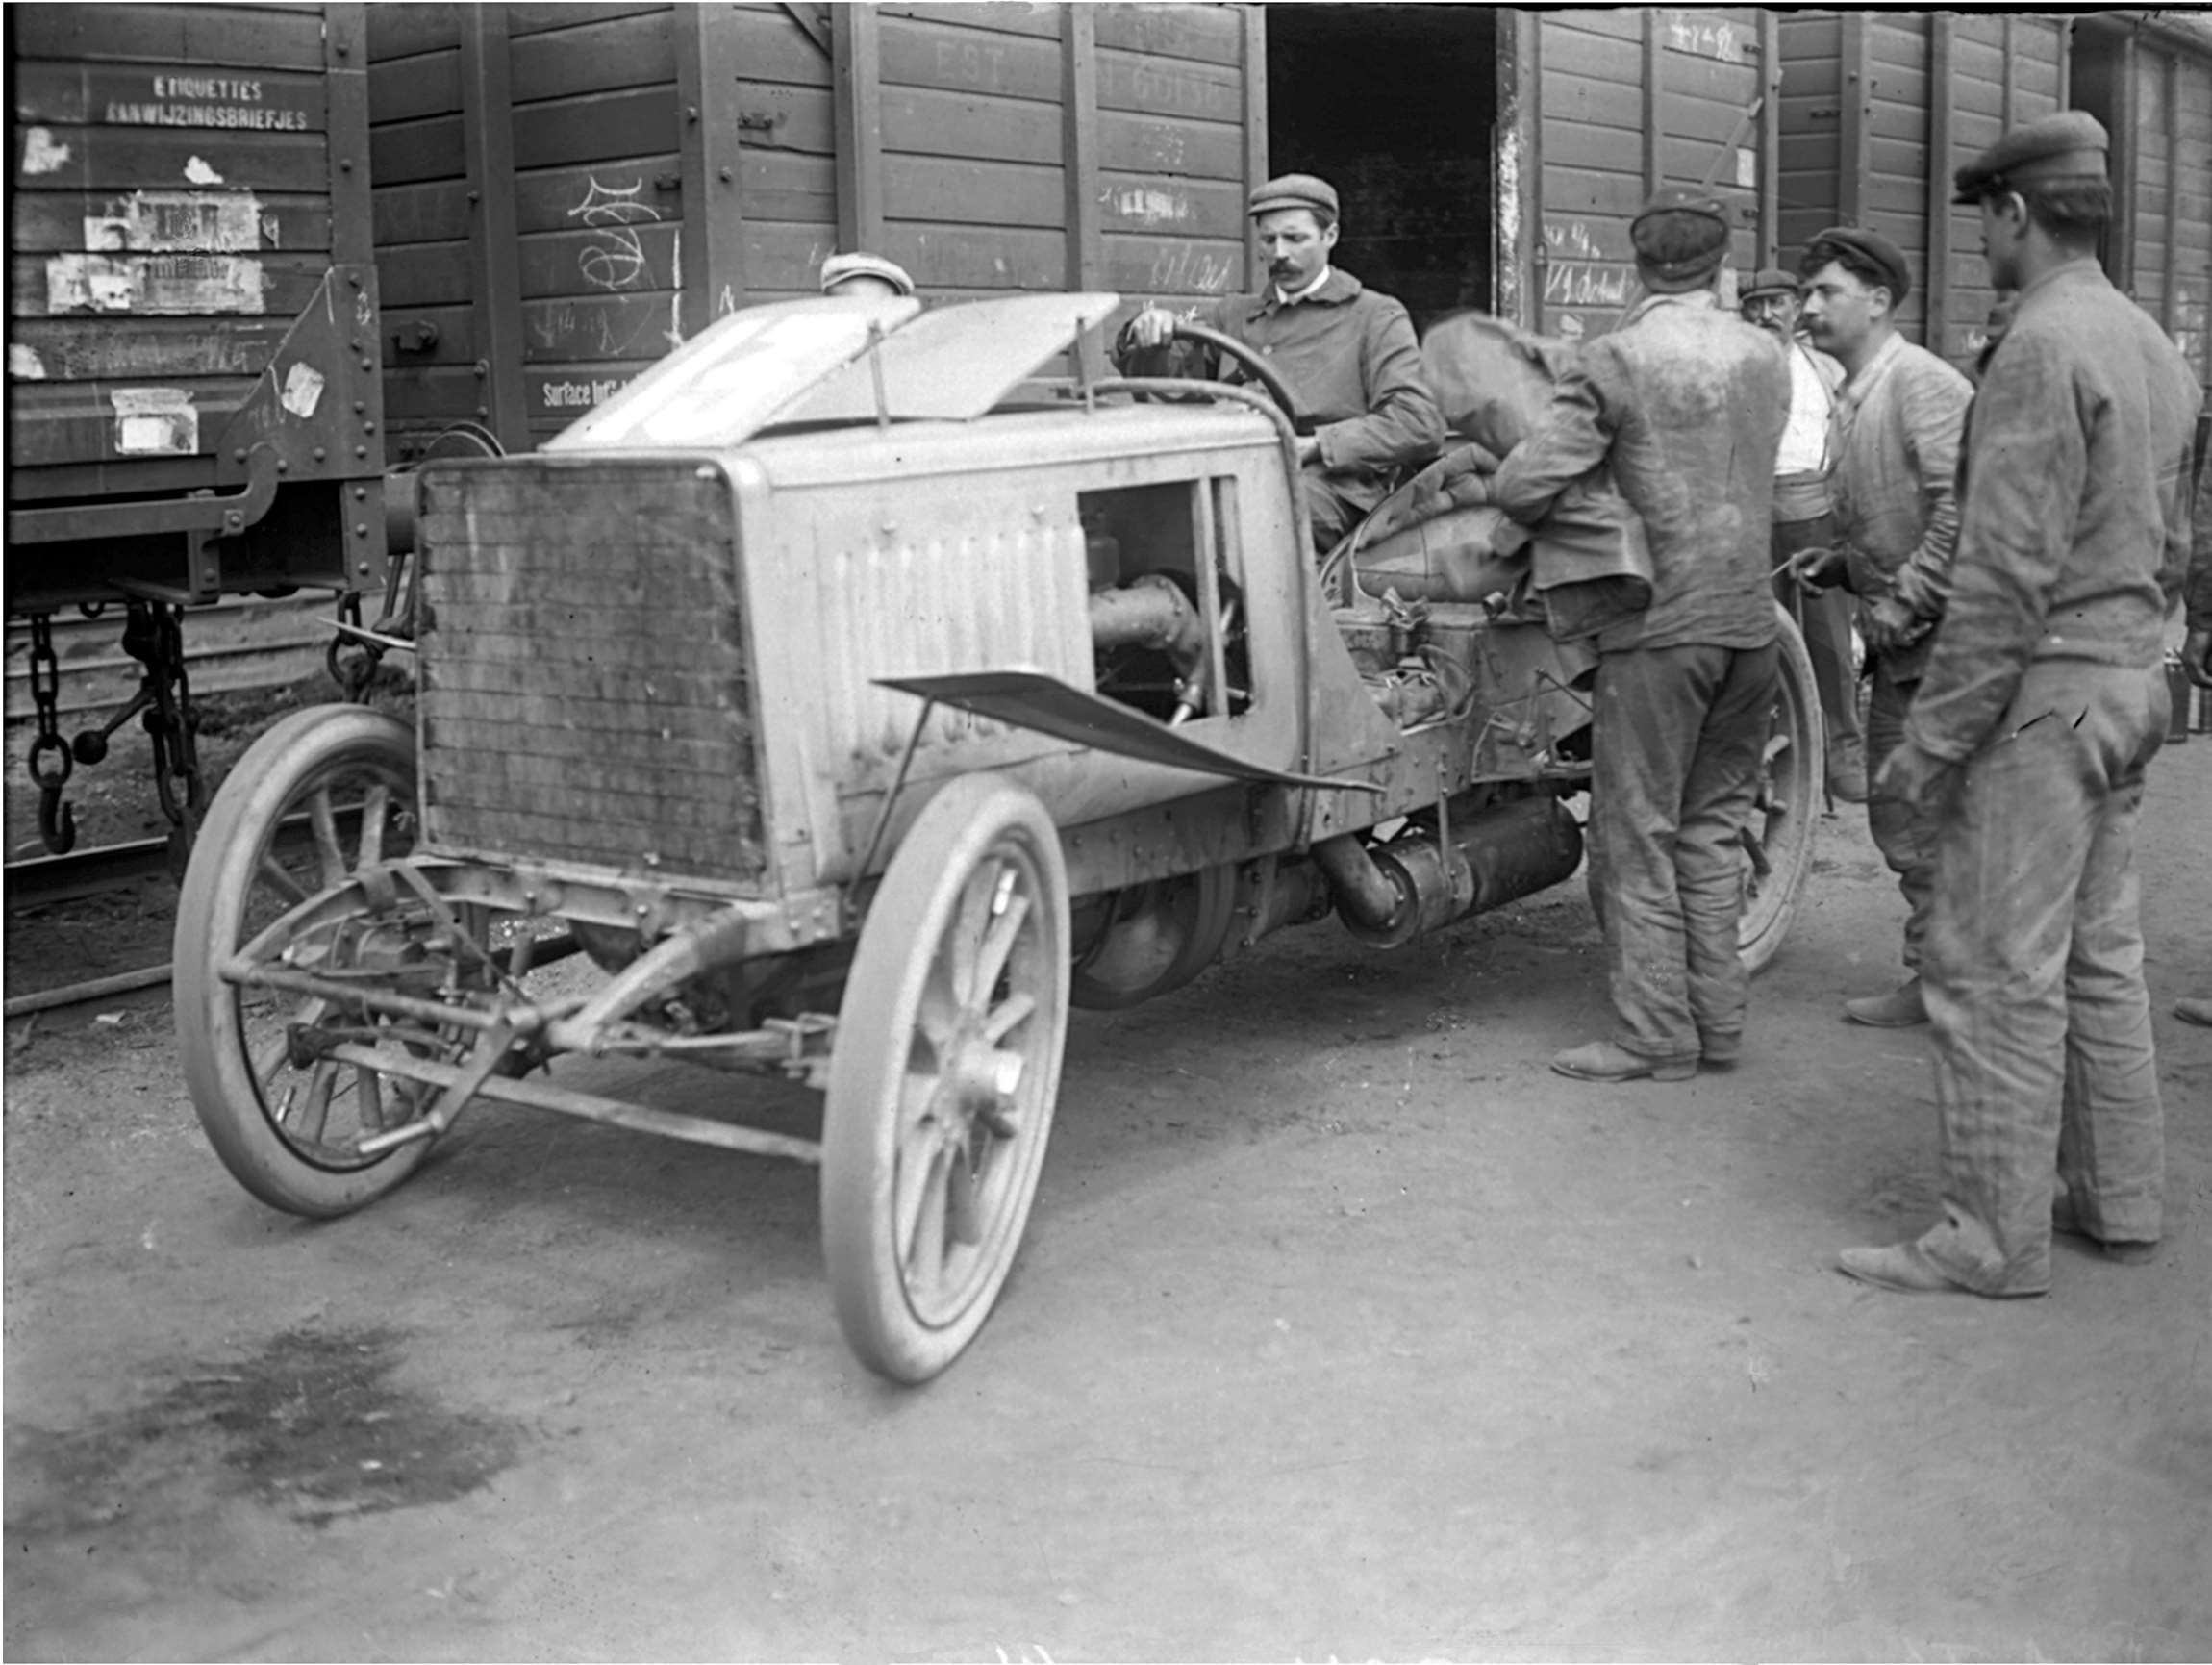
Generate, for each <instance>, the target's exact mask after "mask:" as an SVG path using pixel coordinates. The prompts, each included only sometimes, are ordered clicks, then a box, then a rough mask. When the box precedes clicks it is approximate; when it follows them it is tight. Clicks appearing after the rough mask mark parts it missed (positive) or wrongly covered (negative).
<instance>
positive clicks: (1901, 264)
mask: <svg viewBox="0 0 2212 1665" xmlns="http://www.w3.org/2000/svg"><path fill="white" fill-rule="evenodd" d="M1823 247H1824V248H1825V249H1845V248H1848V249H1849V250H1850V251H1851V252H1852V253H1853V254H1855V255H1857V256H1858V257H1859V258H1860V259H1861V260H1864V261H1866V262H1867V263H1868V264H1870V265H1873V266H1874V267H1875V268H1876V269H1878V270H1879V271H1880V272H1881V274H1882V278H1881V281H1882V287H1883V288H1885V289H1887V290H1889V291H1890V310H1891V311H1892V312H1895V311H1897V309H1898V308H1899V307H1901V306H1903V305H1904V304H1905V296H1907V295H1908V294H1910V293H1912V290H1913V268H1912V267H1911V266H1909V265H1906V264H1905V251H1904V250H1903V249H1901V248H1899V247H1898V245H1897V244H1896V243H1894V242H1892V241H1890V240H1889V239H1888V238H1886V237H1884V236H1882V234H1881V233H1880V232H1878V231H1867V230H1865V229H1864V228H1862V227H1860V226H1855V225H1831V226H1830V227H1828V229H1827V230H1826V231H1823V232H1822V233H1821V235H1820V236H1818V237H1816V238H1815V239H1813V240H1812V241H1811V242H1809V243H1807V244H1806V245H1805V254H1806V257H1807V259H1809V260H1820V261H1821V264H1822V265H1826V264H1827V261H1828V260H1833V259H1834V258H1835V257H1834V255H1833V254H1829V255H1828V256H1827V258H1826V259H1824V260H1823V259H1822V253H1823Z"/></svg>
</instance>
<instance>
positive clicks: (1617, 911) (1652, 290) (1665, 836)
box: [1491, 191, 1790, 1081]
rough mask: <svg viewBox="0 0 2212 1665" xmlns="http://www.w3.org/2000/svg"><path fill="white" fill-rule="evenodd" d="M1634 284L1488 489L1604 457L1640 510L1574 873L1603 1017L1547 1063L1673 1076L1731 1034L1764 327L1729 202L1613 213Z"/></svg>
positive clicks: (1763, 635)
mask: <svg viewBox="0 0 2212 1665" xmlns="http://www.w3.org/2000/svg"><path fill="white" fill-rule="evenodd" d="M1629 235H1630V240H1631V241H1632V242H1633V244H1634V246H1635V251H1636V270H1637V275H1638V277H1639V278H1640V279H1641V280H1642V282H1643V285H1644V287H1645V289H1646V290H1647V291H1648V293H1647V295H1646V299H1644V300H1643V301H1641V302H1639V303H1638V304H1637V305H1636V306H1635V307H1634V308H1633V309H1632V310H1631V311H1630V312H1629V314H1628V315H1627V317H1626V319H1624V320H1623V322H1622V323H1621V327H1620V328H1619V329H1617V330H1615V331H1613V333H1611V334H1610V335H1605V336H1600V337H1599V338H1598V339H1597V340H1596V341H1592V342H1590V343H1589V344H1588V345H1587V346H1585V347H1584V348H1583V350H1582V353H1581V356H1580V358H1579V360H1578V362H1577V364H1576V366H1575V367H1574V368H1573V369H1571V370H1570V371H1569V372H1568V373H1567V374H1566V375H1565V376H1563V377H1562V378H1561V380H1560V383H1559V387H1558V391H1556V393H1555V394H1554V395H1553V398H1552V401H1551V406H1550V409H1549V411H1548V412H1547V413H1546V416H1545V419H1544V423H1543V425H1542V426H1541V427H1539V428H1538V430H1537V431H1536V432H1535V433H1534V434H1532V435H1530V436H1529V437H1528V438H1527V439H1525V440H1523V441H1521V443H1520V444H1519V445H1517V446H1516V447H1514V450H1513V453H1512V455H1510V456H1509V457H1507V458H1506V460H1505V464H1504V467H1501V468H1500V469H1499V470H1498V473H1497V476H1496V479H1495V480H1494V481H1493V482H1492V494H1491V500H1492V501H1493V502H1494V503H1496V505H1497V506H1498V507H1499V508H1501V509H1503V510H1504V511H1505V512H1506V514H1508V515H1510V516H1512V517H1514V518H1515V519H1516V520H1519V521H1521V522H1522V523H1523V524H1525V525H1534V524H1536V523H1537V522H1538V521H1540V520H1541V519H1543V517H1544V516H1545V514H1546V511H1547V510H1548V509H1549V508H1550V506H1551V504H1552V502H1553V500H1554V499H1556V498H1557V497H1558V496H1559V494H1560V493H1561V492H1563V491H1565V490H1566V489H1567V488H1568V487H1569V486H1571V485H1572V484H1573V483H1574V482H1576V481H1578V480H1580V479H1582V478H1583V477H1584V476H1585V475H1587V474H1589V473H1590V472H1591V470H1592V469H1594V468H1596V467H1598V466H1599V465H1600V464H1610V466H1611V468H1612V474H1613V480H1614V483H1615V484H1616V485H1617V486H1618V487H1619V489H1620V491H1621V495H1622V496H1624V497H1625V498H1627V500H1628V502H1629V504H1630V506H1631V507H1633V508H1634V509H1635V510H1636V511H1637V513H1638V514H1639V515H1641V516H1642V517H1643V518H1644V526H1645V532H1646V537H1647V538H1648V540H1649V543H1650V550H1651V567H1652V580H1651V602H1650V605H1649V607H1648V608H1647V609H1646V610H1645V611H1644V612H1642V613H1639V614H1634V615H1631V616H1630V617H1629V618H1625V619H1622V620H1621V621H1618V622H1616V623H1613V624H1609V625H1607V626H1606V627H1605V628H1604V629H1603V630H1601V631H1600V632H1599V633H1598V636H1597V639H1596V643H1597V650H1598V661H1597V681H1596V692H1595V697H1594V708H1595V712H1594V717H1593V721H1592V737H1591V744H1592V751H1593V756H1592V767H1593V778H1592V781H1591V800H1590V838H1591V842H1590V862H1591V877H1592V882H1593V884H1594V885H1596V887H1597V890H1598V894H1599V895H1600V896H1602V897H1603V907H1602V912H1603V916H1604V929H1605V956H1606V971H1607V980H1608V984H1609V988H1610V992H1611V995H1612V999H1613V1011H1614V1017H1615V1024H1614V1029H1613V1033H1612V1035H1611V1036H1610V1037H1608V1038H1607V1039H1604V1040H1599V1041H1593V1042H1591V1043H1589V1044H1588V1045H1586V1046H1581V1047H1571V1048H1569V1049H1568V1050H1566V1051H1564V1052H1561V1053H1560V1054H1559V1055H1558V1056H1557V1057H1555V1058H1553V1059H1552V1061H1551V1067H1552V1068H1553V1069H1554V1070H1556V1071H1558V1072H1560V1073H1561V1074H1563V1075H1572V1076H1575V1077H1577V1078H1579V1079H1582V1080H1586V1081H1630V1080H1635V1079H1637V1078H1639V1077H1642V1076H1655V1077H1657V1078H1658V1079H1660V1080H1668V1081H1672V1080H1681V1079H1685V1078H1687V1077H1688V1076H1690V1075H1693V1074H1695V1073H1696V1072H1697V1066H1698V1063H1699V1061H1700V1060H1702V1061H1703V1062H1706V1063H1709V1064H1729V1063H1733V1062H1734V1061H1735V1059H1736V1056H1737V1053H1738V1050H1739V1048H1740V1047H1741V1046H1742V1044H1743V1034H1744V1017H1745V1010H1746V1005H1747V972H1746V971H1745V970H1744V963H1743V960H1742V959H1741V958H1740V957H1739V956H1738V953H1737V929H1738V923H1739V921H1740V920H1741V918H1742V915H1743V907H1744V883H1745V873H1746V869H1747V861H1746V857H1745V853H1744V846H1743V843H1742V832H1743V828H1744V827H1745V825H1746V824H1747V822H1748V821H1749V820H1750V816H1751V805H1752V797H1753V794H1754V793H1755V792H1756V790H1757V783H1758V777H1759V769H1760V764H1761V761H1762V756H1763V752H1764V749H1765V746H1766V743H1767V734H1768V727H1769V721H1770V714H1771V712H1772V708H1773V703H1774V698H1775V689H1776V681H1777V678H1778V676H1779V666H1780V655H1781V649H1780V646H1779V644H1778V643H1777V642H1776V640H1775V635H1776V624H1775V618H1774V593H1773V586H1772V577H1771V562H1770V543H1771V539H1772V510H1773V498H1774V458H1775V456H1776V454H1777V451H1778V449H1779V447H1780V443H1781V436H1782V428H1783V424H1784V422H1785V421H1786V420H1787V418H1788V416H1789V408H1790V369H1789V363H1788V360H1787V359H1786V358H1785V357H1784V354H1783V349H1782V346H1781V344H1780V343H1779V342H1778V341H1775V340H1774V339H1773V338H1772V336H1769V335H1768V334H1766V332H1764V331H1762V330H1759V329H1757V328H1755V327H1753V326H1752V325H1750V324H1747V323H1746V322H1744V320H1743V319H1742V318H1740V317H1738V316H1737V315H1735V313H1734V311H1733V310H1728V309H1723V308H1722V306H1721V305H1720V301H1719V297H1718V295H1717V293H1716V286H1717V284H1718V282H1719V280H1720V276H1721V271H1722V262H1723V259H1724V257H1725V256H1726V253H1727V249H1728V236H1729V218H1728V213H1727V210H1726V209H1725V208H1724V207H1723V206H1722V204H1721V203H1720V202H1719V201H1717V200H1716V199H1714V198H1712V197H1710V196H1707V195H1703V194H1700V193H1696V192H1689V191H1663V192H1661V193H1660V195H1659V196H1658V197H1657V198H1656V199H1654V200H1653V201H1652V202H1651V204H1650V205H1649V206H1648V207H1646V209H1645V210H1644V211H1643V213H1641V214H1638V215H1637V216H1636V219H1635V221H1634V223H1633V225H1632V226H1631V228H1630V233H1629Z"/></svg>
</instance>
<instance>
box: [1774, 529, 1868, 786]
mask: <svg viewBox="0 0 2212 1665" xmlns="http://www.w3.org/2000/svg"><path fill="white" fill-rule="evenodd" d="M1835 541H1836V522H1835V517H1833V516H1829V515H1817V516H1815V517H1813V518H1812V519H1810V520H1777V521H1775V522H1774V544H1773V550H1774V566H1775V568H1776V569H1777V575H1776V577H1775V579H1774V594H1775V597H1776V599H1778V600H1779V601H1780V602H1781V603H1782V605H1783V606H1784V607H1785V608H1787V609H1788V610H1789V614H1790V617H1791V618H1794V619H1796V620H1797V629H1798V630H1799V631H1800V632H1801V633H1802V634H1803V636H1804V638H1805V654H1806V657H1807V658H1809V659H1811V660H1812V662H1813V685H1814V686H1815V687H1816V688H1818V689H1819V690H1820V691H1821V716H1822V719H1823V720H1824V721H1825V722H1826V724H1827V730H1828V750H1829V752H1830V753H1831V754H1833V753H1834V752H1835V750H1836V748H1837V747H1838V745H1849V744H1851V743H1853V742H1855V741H1857V740H1858V739H1859V738H1860V736H1859V679H1858V673H1857V671H1856V669H1855V668H1854V667H1853V666H1852V664H1851V614H1852V612H1853V606H1852V601H1851V594H1850V592H1849V591H1848V590H1844V589H1842V588H1837V589H1832V590H1822V591H1820V592H1819V593H1815V594H1812V595H1807V594H1806V593H1805V592H1804V589H1803V587H1802V586H1800V585H1799V584H1798V583H1797V580H1796V579H1795V578H1784V577H1782V576H1780V575H1779V568H1781V565H1782V563H1783V562H1785V561H1787V560H1788V559H1789V558H1790V557H1791V556H1793V555H1796V554H1799V553H1801V552H1802V551H1804V550H1807V549H1822V548H1825V547H1827V546H1828V545H1829V544H1831V543H1833V542H1835Z"/></svg>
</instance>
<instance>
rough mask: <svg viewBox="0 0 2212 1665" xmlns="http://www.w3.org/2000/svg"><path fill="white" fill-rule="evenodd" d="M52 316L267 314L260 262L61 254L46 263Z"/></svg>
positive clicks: (207, 256) (204, 257)
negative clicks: (104, 314)
mask: <svg viewBox="0 0 2212 1665" xmlns="http://www.w3.org/2000/svg"><path fill="white" fill-rule="evenodd" d="M46 310H47V312H49V313H165V314H171V315H180V314H181V315H189V314H195V313H249V314H259V313H261V312H264V311H265V310H266V309H265V307H264V304H263V299H262V265H261V262H259V261H257V260H253V259H251V258H248V257H246V256H242V255H230V254H160V255H124V256H116V255H103V254H58V255H54V256H52V257H51V258H49V259H48V260H47V262H46Z"/></svg>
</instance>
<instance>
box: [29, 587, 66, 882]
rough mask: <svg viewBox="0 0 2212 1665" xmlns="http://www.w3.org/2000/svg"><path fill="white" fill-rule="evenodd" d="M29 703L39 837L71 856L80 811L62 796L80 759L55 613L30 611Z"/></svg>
mask: <svg viewBox="0 0 2212 1665" xmlns="http://www.w3.org/2000/svg"><path fill="white" fill-rule="evenodd" d="M31 703H32V704H33V705H34V706H35V707H36V708H37V710H38V737H37V738H36V739H34V740H33V741H32V742H31V756H30V760H29V768H30V770H31V779H32V780H33V781H34V782H35V783H37V785H38V837H39V839H40V840H41V841H42V842H43V843H44V844H45V845H46V847H47V848H48V849H49V850H51V851H52V852H53V853H54V854H56V855H58V856H61V855H67V854H68V853H69V851H70V850H71V849H73V848H74V847H75V846H76V843H77V812H76V811H75V810H73V809H71V808H70V807H69V806H68V805H67V804H66V803H64V802H63V801H62V791H63V788H64V787H66V786H67V785H68V784H69V772H70V770H71V769H75V768H76V759H75V758H74V757H72V756H71V755H70V752H69V743H68V742H67V741H65V740H63V738H62V661H61V658H60V656H59V655H57V654H56V653H55V651H54V616H53V615H52V614H51V613H34V614H32V615H31Z"/></svg>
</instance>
